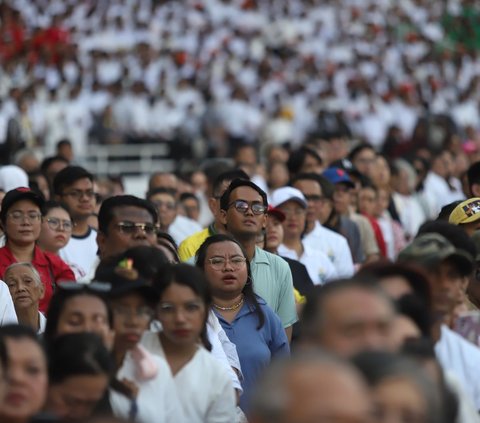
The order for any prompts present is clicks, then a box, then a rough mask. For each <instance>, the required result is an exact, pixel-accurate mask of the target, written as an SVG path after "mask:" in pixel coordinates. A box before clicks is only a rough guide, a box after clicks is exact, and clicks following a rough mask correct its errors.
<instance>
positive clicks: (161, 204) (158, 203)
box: [153, 201, 177, 210]
mask: <svg viewBox="0 0 480 423" xmlns="http://www.w3.org/2000/svg"><path fill="white" fill-rule="evenodd" d="M153 204H154V205H155V206H156V207H157V208H158V209H160V208H161V207H164V206H165V208H166V209H167V210H174V209H175V207H177V205H176V204H175V203H173V202H170V201H153Z"/></svg>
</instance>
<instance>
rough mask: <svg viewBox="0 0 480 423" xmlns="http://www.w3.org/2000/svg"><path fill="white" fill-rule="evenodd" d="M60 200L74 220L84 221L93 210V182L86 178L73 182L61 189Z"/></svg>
mask: <svg viewBox="0 0 480 423" xmlns="http://www.w3.org/2000/svg"><path fill="white" fill-rule="evenodd" d="M60 200H61V201H62V202H64V203H65V204H66V206H67V207H68V210H69V211H70V214H71V215H72V218H73V219H74V220H75V219H86V218H87V217H88V216H90V215H91V214H92V213H93V212H94V210H95V191H94V189H93V182H92V181H91V180H90V179H88V178H82V179H79V180H78V181H75V182H74V183H73V184H72V185H69V186H68V187H65V188H64V189H63V192H62V194H61V195H60Z"/></svg>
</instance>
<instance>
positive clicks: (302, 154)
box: [287, 147, 323, 175]
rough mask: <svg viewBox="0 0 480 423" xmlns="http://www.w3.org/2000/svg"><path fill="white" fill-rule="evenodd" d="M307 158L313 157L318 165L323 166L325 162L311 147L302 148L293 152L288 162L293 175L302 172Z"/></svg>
mask: <svg viewBox="0 0 480 423" xmlns="http://www.w3.org/2000/svg"><path fill="white" fill-rule="evenodd" d="M307 156H311V157H313V158H314V159H315V160H317V162H318V163H320V164H322V163H323V160H322V158H321V157H320V155H319V154H318V153H317V152H316V151H315V150H313V149H312V148H310V147H300V148H299V149H298V150H295V151H293V152H292V153H291V154H290V157H289V158H288V161H287V168H288V171H289V172H290V174H291V175H294V174H296V173H298V172H299V171H300V169H301V168H302V166H303V163H304V162H305V159H306V158H307Z"/></svg>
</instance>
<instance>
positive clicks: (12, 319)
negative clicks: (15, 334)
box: [0, 280, 18, 326]
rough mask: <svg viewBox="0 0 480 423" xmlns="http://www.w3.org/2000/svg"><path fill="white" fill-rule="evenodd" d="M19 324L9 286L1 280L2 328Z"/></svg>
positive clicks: (0, 305)
mask: <svg viewBox="0 0 480 423" xmlns="http://www.w3.org/2000/svg"><path fill="white" fill-rule="evenodd" d="M15 323H18V319H17V313H15V307H14V306H13V301H12V296H11V295H10V291H9V290H8V286H7V284H6V283H5V282H4V281H2V280H0V326H4V325H8V324H15Z"/></svg>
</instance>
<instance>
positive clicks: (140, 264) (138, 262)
mask: <svg viewBox="0 0 480 423" xmlns="http://www.w3.org/2000/svg"><path fill="white" fill-rule="evenodd" d="M124 259H129V260H132V267H133V268H134V269H135V270H136V271H137V272H138V274H139V276H140V277H141V278H142V279H145V280H147V281H151V280H152V279H153V278H154V276H155V275H156V274H157V271H158V269H159V267H161V266H163V265H165V264H167V263H168V260H167V257H165V254H164V253H163V252H162V251H161V250H160V249H158V248H155V247H150V246H145V245H141V246H137V247H132V248H129V249H128V250H126V251H125V252H123V253H121V254H118V255H116V256H113V257H107V258H105V259H104V260H102V261H101V262H100V264H99V265H98V267H97V271H96V273H95V279H98V280H102V274H103V273H104V272H109V273H111V272H110V270H111V268H112V267H116V266H117V265H118V263H120V262H121V261H122V260H124ZM97 274H98V277H97Z"/></svg>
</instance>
